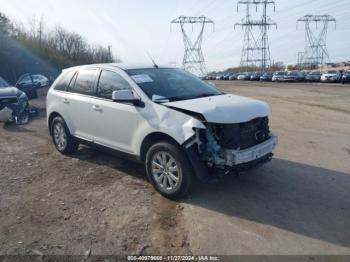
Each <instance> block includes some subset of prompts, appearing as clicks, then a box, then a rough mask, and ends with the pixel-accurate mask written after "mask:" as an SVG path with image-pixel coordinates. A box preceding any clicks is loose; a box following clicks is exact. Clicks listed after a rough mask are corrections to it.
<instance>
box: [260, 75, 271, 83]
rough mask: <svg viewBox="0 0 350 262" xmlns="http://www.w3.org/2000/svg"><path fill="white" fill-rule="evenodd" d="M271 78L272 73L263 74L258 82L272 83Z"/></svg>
mask: <svg viewBox="0 0 350 262" xmlns="http://www.w3.org/2000/svg"><path fill="white" fill-rule="evenodd" d="M272 77H273V74H272V73H264V74H263V75H262V76H261V77H260V81H265V82H270V81H272Z"/></svg>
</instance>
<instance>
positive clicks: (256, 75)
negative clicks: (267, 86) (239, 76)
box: [250, 72, 263, 81]
mask: <svg viewBox="0 0 350 262" xmlns="http://www.w3.org/2000/svg"><path fill="white" fill-rule="evenodd" d="M262 75H263V74H262V73H259V72H255V73H253V74H252V75H251V76H250V80H251V81H260V77H261V76H262Z"/></svg>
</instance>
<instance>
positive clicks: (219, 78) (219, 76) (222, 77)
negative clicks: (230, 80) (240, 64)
mask: <svg viewBox="0 0 350 262" xmlns="http://www.w3.org/2000/svg"><path fill="white" fill-rule="evenodd" d="M215 80H224V75H218V76H216V78H215Z"/></svg>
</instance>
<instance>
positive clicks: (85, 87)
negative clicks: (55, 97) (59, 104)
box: [68, 69, 97, 95]
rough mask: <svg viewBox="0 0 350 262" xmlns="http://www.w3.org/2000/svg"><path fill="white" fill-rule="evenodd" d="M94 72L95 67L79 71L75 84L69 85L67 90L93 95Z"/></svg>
mask: <svg viewBox="0 0 350 262" xmlns="http://www.w3.org/2000/svg"><path fill="white" fill-rule="evenodd" d="M96 72H97V70H96V69H86V70H81V71H79V72H78V75H77V77H76V79H75V84H74V85H70V86H69V88H68V91H69V92H72V93H77V94H82V95H95V80H96Z"/></svg>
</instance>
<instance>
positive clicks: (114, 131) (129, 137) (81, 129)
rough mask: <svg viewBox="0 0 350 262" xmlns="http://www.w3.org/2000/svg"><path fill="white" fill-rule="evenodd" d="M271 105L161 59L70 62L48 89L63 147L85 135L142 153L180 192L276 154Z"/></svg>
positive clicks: (156, 177) (158, 185) (159, 181)
mask: <svg viewBox="0 0 350 262" xmlns="http://www.w3.org/2000/svg"><path fill="white" fill-rule="evenodd" d="M270 113H271V109H270V107H269V105H268V104H266V103H265V102H262V101H258V100H255V99H251V98H246V97H241V96H237V95H232V94H225V93H222V92H221V91H220V90H218V89H217V88H215V87H214V86H211V85H209V84H208V83H206V82H204V81H202V80H200V79H199V78H198V77H195V76H193V75H192V74H190V73H188V72H185V71H183V70H180V69H177V68H168V67H164V68H163V67H159V66H156V67H154V66H139V67H138V66H136V67H135V66H128V65H124V64H108V65H103V64H102V65H92V66H79V67H75V68H70V69H68V70H64V71H63V73H62V75H61V76H60V77H59V79H57V80H56V81H55V83H54V84H53V85H52V87H51V88H50V90H49V92H48V95H47V123H48V127H49V131H50V135H51V137H52V141H53V144H54V145H55V147H56V148H57V150H58V151H59V152H60V153H62V154H67V155H69V154H72V153H74V152H76V151H77V149H78V146H79V143H82V144H87V145H90V146H96V147H97V148H100V149H101V148H104V149H106V150H108V151H109V152H111V151H114V152H119V155H120V153H121V154H122V155H124V156H128V157H129V158H134V159H136V160H138V161H140V162H142V163H144V165H145V169H146V173H147V176H148V179H149V181H150V182H151V183H152V185H153V186H154V188H155V189H156V190H157V191H158V192H160V193H161V194H162V195H164V196H166V197H168V198H172V199H173V198H180V197H183V196H184V195H186V194H187V193H188V192H190V188H191V185H192V184H193V183H194V182H195V181H196V180H195V178H197V179H199V180H201V181H203V182H214V181H217V180H218V179H220V177H221V176H222V175H223V174H228V173H230V172H231V171H233V172H238V173H239V172H244V171H247V170H249V169H251V168H255V167H258V166H260V165H261V164H264V163H267V162H269V161H270V160H271V158H272V156H273V153H272V152H273V150H274V148H275V147H276V145H277V143H278V139H277V137H276V136H275V135H274V134H273V133H271V131H270V128H269V117H270ZM121 123H122V125H121Z"/></svg>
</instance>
